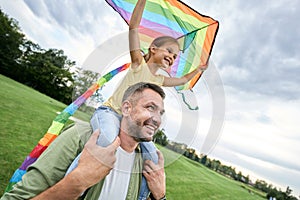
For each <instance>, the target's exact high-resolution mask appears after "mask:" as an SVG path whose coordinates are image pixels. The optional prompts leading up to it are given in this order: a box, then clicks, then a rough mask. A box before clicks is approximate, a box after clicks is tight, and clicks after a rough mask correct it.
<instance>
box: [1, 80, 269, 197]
mask: <svg viewBox="0 0 300 200" xmlns="http://www.w3.org/2000/svg"><path fill="white" fill-rule="evenodd" d="M0 85H1V88H0V96H1V99H0V117H1V119H2V120H1V122H0V141H1V145H0V162H1V163H2V165H1V168H0V196H1V195H2V193H3V192H4V190H5V187H6V185H7V183H8V182H9V179H10V178H11V176H12V174H13V172H14V171H15V170H16V169H17V168H18V167H19V166H20V165H21V164H22V162H23V160H24V159H25V157H26V156H27V155H28V154H29V153H30V152H31V150H32V149H33V148H34V147H35V145H37V143H38V141H39V139H40V138H41V137H43V135H44V134H45V133H46V131H47V129H48V128H49V127H50V125H51V122H52V120H53V119H54V118H55V116H56V115H57V112H60V111H62V110H63V109H64V108H65V107H66V105H65V104H63V103H60V102H58V101H56V100H54V99H52V98H50V97H48V96H46V95H43V94H41V93H39V92H37V91H35V90H33V89H31V88H29V87H27V86H24V85H22V84H20V83H18V82H15V81H13V80H11V79H9V78H7V77H5V76H2V75H0ZM75 117H76V118H79V119H82V120H85V121H88V120H89V118H90V114H85V113H82V112H80V111H77V112H76V113H75ZM69 123H71V122H69ZM159 148H160V149H161V151H162V152H163V153H164V156H165V165H166V175H167V197H168V200H172V199H174V200H176V199H189V200H199V199H201V200H206V199H210V200H211V199H222V200H235V199H243V200H254V199H255V200H257V199H264V198H262V195H263V194H261V193H259V192H258V191H256V190H255V189H253V188H251V187H249V186H245V185H243V184H242V183H239V182H236V181H233V180H231V179H228V178H226V177H224V176H221V175H219V174H217V173H215V172H214V171H211V170H209V169H208V168H206V167H204V166H203V165H201V164H200V163H197V162H194V161H192V160H190V159H187V158H185V157H183V156H181V155H179V154H177V153H175V152H173V151H170V150H168V149H165V148H163V147H159ZM249 191H251V192H249ZM258 194H260V195H258Z"/></svg>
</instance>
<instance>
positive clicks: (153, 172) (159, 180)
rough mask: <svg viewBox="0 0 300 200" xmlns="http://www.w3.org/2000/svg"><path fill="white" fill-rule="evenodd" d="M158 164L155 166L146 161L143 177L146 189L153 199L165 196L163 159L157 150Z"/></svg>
mask: <svg viewBox="0 0 300 200" xmlns="http://www.w3.org/2000/svg"><path fill="white" fill-rule="evenodd" d="M157 154H158V164H157V165H155V164H154V163H153V162H152V161H151V160H146V161H145V164H144V170H143V175H144V176H145V178H146V180H147V183H148V187H149V189H150V191H151V193H152V195H153V197H154V198H155V199H161V198H163V197H164V196H165V194H166V176H165V169H164V157H163V155H162V153H161V152H160V151H159V150H157Z"/></svg>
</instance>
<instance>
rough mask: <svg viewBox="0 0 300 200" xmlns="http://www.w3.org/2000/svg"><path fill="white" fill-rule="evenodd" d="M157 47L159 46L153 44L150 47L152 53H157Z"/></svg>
mask: <svg viewBox="0 0 300 200" xmlns="http://www.w3.org/2000/svg"><path fill="white" fill-rule="evenodd" d="M156 48H157V47H156V46H154V45H151V46H150V48H149V51H150V52H151V53H155V50H156Z"/></svg>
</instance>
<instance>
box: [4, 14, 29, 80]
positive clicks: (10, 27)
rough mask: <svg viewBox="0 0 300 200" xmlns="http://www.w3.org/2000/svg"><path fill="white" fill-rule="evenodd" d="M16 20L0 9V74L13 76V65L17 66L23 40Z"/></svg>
mask: <svg viewBox="0 0 300 200" xmlns="http://www.w3.org/2000/svg"><path fill="white" fill-rule="evenodd" d="M24 38H25V36H24V34H23V33H21V31H20V28H19V26H18V23H17V21H16V20H14V19H11V18H9V17H8V16H7V15H6V14H5V13H3V12H2V10H1V9H0V44H1V45H0V69H1V71H0V72H1V74H3V75H5V76H8V77H11V78H14V77H15V76H16V75H15V70H14V69H13V68H14V67H18V65H19V64H18V62H17V61H18V59H19V58H20V57H21V55H22V51H21V46H22V44H23V42H24Z"/></svg>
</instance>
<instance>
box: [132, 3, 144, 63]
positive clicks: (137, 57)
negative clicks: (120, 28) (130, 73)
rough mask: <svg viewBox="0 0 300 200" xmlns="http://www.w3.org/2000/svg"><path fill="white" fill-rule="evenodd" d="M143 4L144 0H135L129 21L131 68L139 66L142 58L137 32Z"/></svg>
mask: <svg viewBox="0 0 300 200" xmlns="http://www.w3.org/2000/svg"><path fill="white" fill-rule="evenodd" d="M145 5H146V0H138V1H137V3H136V5H135V8H134V10H133V13H132V16H131V19H130V22H129V50H130V57H131V63H132V65H131V67H132V68H135V67H137V66H139V65H140V64H141V62H142V59H143V56H142V54H141V51H140V38H139V34H138V28H139V25H140V23H141V19H142V15H143V12H144V8H145Z"/></svg>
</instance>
